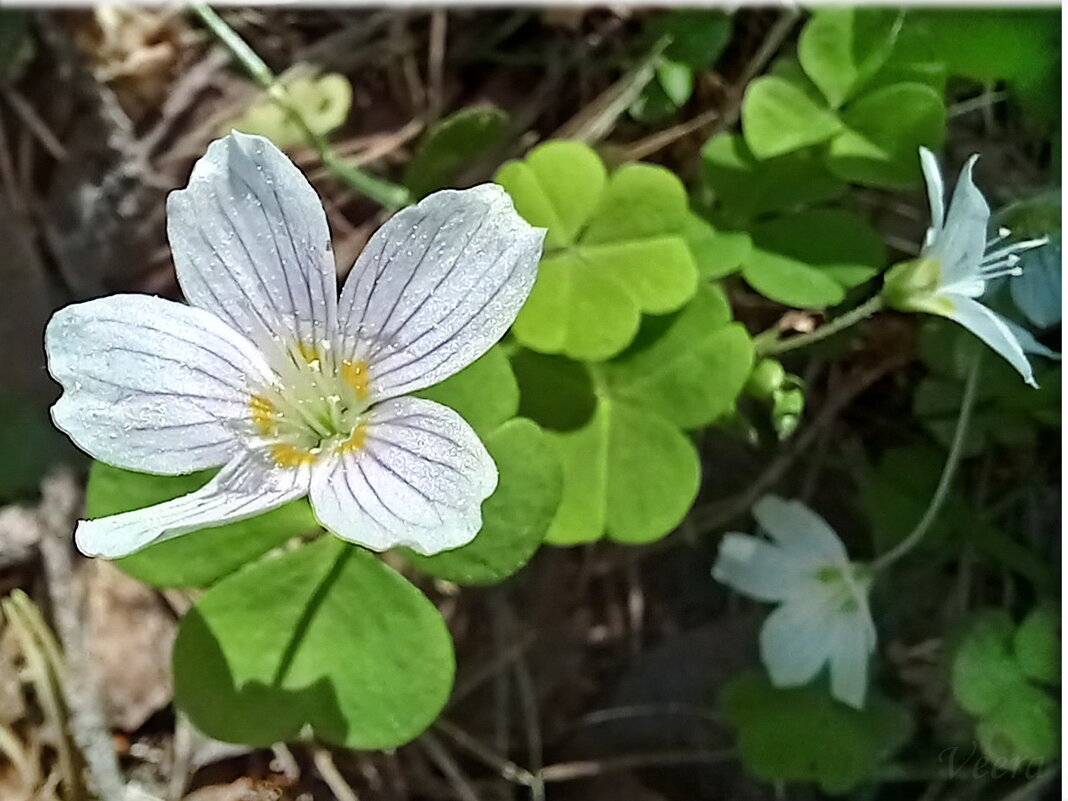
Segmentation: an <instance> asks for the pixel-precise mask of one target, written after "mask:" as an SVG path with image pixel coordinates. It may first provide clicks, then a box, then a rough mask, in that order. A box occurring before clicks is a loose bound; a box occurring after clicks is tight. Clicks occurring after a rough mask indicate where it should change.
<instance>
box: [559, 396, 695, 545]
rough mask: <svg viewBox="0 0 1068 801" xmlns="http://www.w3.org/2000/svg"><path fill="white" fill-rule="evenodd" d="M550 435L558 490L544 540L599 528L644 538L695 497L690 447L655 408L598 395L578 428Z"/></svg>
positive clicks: (659, 533)
mask: <svg viewBox="0 0 1068 801" xmlns="http://www.w3.org/2000/svg"><path fill="white" fill-rule="evenodd" d="M550 437H551V439H552V441H553V443H554V445H555V446H556V448H557V453H558V455H559V457H560V461H561V464H562V466H563V471H564V489H563V495H562V497H561V500H560V507H559V509H558V510H557V513H556V517H555V518H554V520H553V523H552V526H551V527H550V529H549V533H548V535H547V536H546V542H550V543H554V544H557V545H570V544H574V543H578V542H588V541H590V540H596V539H600V538H601V537H602V536H604V535H605V534H607V536H608V537H609V538H611V539H614V540H617V541H620V542H630V543H637V542H650V541H652V540H656V539H659V538H660V537H663V536H664V535H665V534H667V533H668V532H670V531H671V530H672V529H673V528H675V526H677V525H678V524H679V523H680V522H681V521H682V518H683V517H684V516H685V514H686V512H687V511H688V510H689V508H690V505H691V504H692V503H693V501H694V498H695V497H697V488H698V485H699V483H700V475H701V463H700V460H699V458H698V455H697V450H696V448H694V446H693V443H692V442H690V440H689V438H688V437H687V436H686V435H685V434H683V433H682V432H681V431H679V429H678V428H676V427H675V426H673V425H671V424H670V423H668V422H667V421H666V420H664V419H663V418H661V417H660V416H659V415H657V414H655V413H653V412H649V411H644V410H642V409H639V408H636V407H633V406H630V405H628V404H627V403H625V402H622V401H615V400H612V399H610V398H607V397H601V398H599V399H598V402H597V409H596V411H595V413H594V415H593V418H592V419H591V420H590V422H589V423H587V424H586V425H585V426H584V427H582V428H580V429H577V430H576V431H571V432H567V433H556V432H553V433H551V434H550Z"/></svg>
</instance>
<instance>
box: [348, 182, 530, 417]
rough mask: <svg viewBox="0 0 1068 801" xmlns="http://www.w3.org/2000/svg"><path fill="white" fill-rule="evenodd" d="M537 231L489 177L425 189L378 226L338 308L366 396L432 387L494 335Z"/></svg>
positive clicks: (508, 316) (517, 296) (512, 302)
mask: <svg viewBox="0 0 1068 801" xmlns="http://www.w3.org/2000/svg"><path fill="white" fill-rule="evenodd" d="M544 236H545V231H544V229H541V228H533V227H531V226H530V225H528V224H527V223H526V222H525V221H524V220H523V218H522V217H520V216H519V214H518V213H516V210H515V207H514V206H513V205H512V201H511V199H510V198H509V197H508V195H507V193H506V192H505V191H504V190H503V189H501V187H499V186H496V185H495V184H483V185H481V186H476V187H474V188H473V189H465V190H462V191H456V190H451V189H449V190H445V191H442V192H435V193H434V194H432V195H430V196H429V197H428V198H426V199H425V200H423V201H422V202H420V203H419V204H418V205H416V206H411V207H409V208H407V209H404V210H403V211H401V212H399V213H398V214H396V215H394V216H393V217H392V218H391V219H390V220H389V221H388V222H386V224H385V225H383V226H382V227H381V228H380V229H378V231H377V232H376V233H375V235H374V236H372V237H371V241H370V242H368V243H367V247H366V248H364V250H363V253H361V254H360V257H359V259H357V261H356V264H355V266H354V267H353V268H352V273H351V274H350V275H349V277H348V279H347V281H346V282H345V288H344V289H343V290H342V293H341V304H340V308H339V320H340V326H341V329H342V336H343V342H344V349H345V353H346V354H354V355H355V357H356V358H360V359H363V360H365V361H366V362H367V363H368V365H369V376H370V381H371V395H370V400H371V401H375V400H382V399H385V398H391V397H396V396H397V395H402V394H404V393H408V392H412V391H414V390H417V389H420V388H422V387H428V386H430V385H432V384H436V383H437V382H439V381H441V380H442V379H444V378H447V377H448V376H450V375H452V374H453V373H455V372H457V371H458V370H460V369H462V368H463V367H465V366H466V365H468V364H469V363H471V362H473V361H474V360H475V359H477V358H478V357H479V356H481V355H482V354H483V353H485V352H486V351H487V350H488V349H489V347H490V346H491V345H493V344H494V343H495V342H497V340H499V339H500V338H501V337H502V336H503V335H504V333H505V331H507V330H508V328H509V326H511V324H512V323H513V321H514V320H515V317H516V315H517V314H518V313H519V309H520V307H521V306H522V305H523V303H524V302H525V301H526V299H527V295H529V294H530V288H531V286H532V285H533V283H534V276H535V273H536V271H537V265H538V259H539V258H540V256H541V245H542V240H543V239H544Z"/></svg>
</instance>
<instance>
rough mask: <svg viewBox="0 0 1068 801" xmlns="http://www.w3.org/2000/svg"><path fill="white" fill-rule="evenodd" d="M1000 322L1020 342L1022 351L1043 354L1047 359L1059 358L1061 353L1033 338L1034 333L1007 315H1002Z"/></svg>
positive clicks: (1037, 354)
mask: <svg viewBox="0 0 1068 801" xmlns="http://www.w3.org/2000/svg"><path fill="white" fill-rule="evenodd" d="M1001 322H1003V323H1005V327H1006V328H1008V329H1009V332H1010V333H1011V334H1012V335H1013V337H1015V338H1016V341H1018V342H1019V343H1020V347H1021V348H1023V350H1024V353H1033V354H1035V355H1036V356H1045V357H1046V358H1047V359H1054V360H1060V358H1061V354H1059V353H1057V351H1055V350H1052V349H1050V348H1047V347H1046V346H1045V345H1043V344H1042V343H1041V342H1039V341H1038V340H1037V339H1035V335H1034V334H1032V333H1031V332H1030V331H1028V330H1027V329H1026V328H1024V327H1023V326H1022V325H1018V324H1017V323H1014V322H1013V321H1012V320H1010V319H1009V318H1008V317H1002V318H1001Z"/></svg>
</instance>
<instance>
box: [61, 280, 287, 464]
mask: <svg viewBox="0 0 1068 801" xmlns="http://www.w3.org/2000/svg"><path fill="white" fill-rule="evenodd" d="M45 351H46V353H47V355H48V369H49V370H50V371H51V373H52V375H53V376H54V377H55V379H56V380H57V381H58V382H59V383H60V384H62V385H63V389H64V393H63V396H62V397H61V398H60V399H59V401H58V402H57V403H56V404H55V406H53V407H52V419H53V420H54V421H55V424H56V426H57V427H58V428H59V429H61V430H62V431H64V432H66V433H67V435H68V436H70V438H71V439H72V440H74V442H75V443H76V444H77V445H78V447H80V448H81V449H82V450H84V451H86V452H87V453H89V454H90V455H91V456H93V457H95V458H97V459H99V460H101V461H103V462H107V463H108V464H113V465H118V466H119V467H125V468H128V469H131V470H141V471H146V472H150V473H165V474H177V473H188V472H191V471H193V470H198V469H201V468H204V467H216V466H218V465H221V464H223V463H225V462H227V461H228V460H229V459H230V458H231V457H232V456H233V455H234V454H235V453H236V452H237V450H238V449H239V447H240V445H239V440H238V434H239V432H240V427H241V426H242V425H244V424H245V421H246V420H247V419H248V414H249V411H248V398H249V390H248V384H249V380H250V378H252V379H253V380H258V381H261V382H262V381H263V380H264V379H265V377H266V376H267V370H268V368H267V365H266V362H265V361H264V359H263V356H262V355H261V354H260V353H259V351H257V350H256V348H255V347H254V346H253V345H252V344H251V343H250V342H248V341H247V340H246V339H245V338H244V337H242V336H241V335H240V334H238V333H237V332H236V331H233V330H232V329H230V328H229V327H228V326H227V325H226V324H225V323H223V322H221V321H220V320H219V319H217V318H216V317H213V316H212V315H210V314H208V313H207V312H205V311H201V310H200V309H194V308H192V307H190V306H185V305H183V304H181V303H174V302H172V301H169V300H163V299H161V298H156V297H152V296H149V295H112V296H110V297H106V298H100V299H98V300H91V301H88V302H86V303H78V304H75V305H72V306H67V307H66V308H64V309H61V310H60V311H58V312H56V313H55V315H53V317H52V319H51V321H50V322H49V324H48V329H47V330H46V332H45Z"/></svg>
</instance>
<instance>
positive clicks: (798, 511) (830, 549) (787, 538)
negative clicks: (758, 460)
mask: <svg viewBox="0 0 1068 801" xmlns="http://www.w3.org/2000/svg"><path fill="white" fill-rule="evenodd" d="M753 517H755V518H756V521H757V524H758V525H759V526H760V527H761V528H762V529H763V530H764V531H766V532H767V533H768V535H769V536H770V537H771V538H772V539H774V540H775V541H776V542H778V543H779V545H780V546H781V547H782V548H783V549H784V550H785V551H786V552H787V553H789V554H791V555H792V556H793V557H794V558H795V559H797V560H799V561H801V562H803V563H804V564H806V565H808V566H810V567H819V566H821V565H844V564H846V563H848V561H849V555H848V554H847V553H846V549H845V546H844V545H843V544H842V541H841V540H840V539H839V538H838V535H837V534H836V533H835V531H834V529H833V528H831V527H830V526H829V525H827V521H825V520H824V519H823V518H822V517H820V516H819V515H818V514H816V513H815V512H813V511H812V510H811V509H809V508H808V507H807V506H805V504H803V503H801V502H800V501H787V500H784V499H783V498H780V497H778V496H777V495H765V496H764V497H762V498H761V499H760V500H759V501H757V502H756V503H755V504H753Z"/></svg>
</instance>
